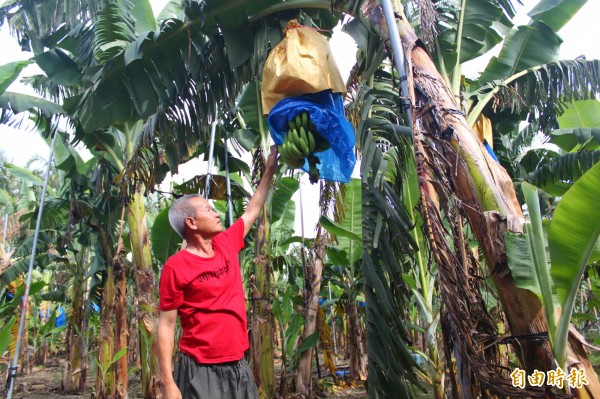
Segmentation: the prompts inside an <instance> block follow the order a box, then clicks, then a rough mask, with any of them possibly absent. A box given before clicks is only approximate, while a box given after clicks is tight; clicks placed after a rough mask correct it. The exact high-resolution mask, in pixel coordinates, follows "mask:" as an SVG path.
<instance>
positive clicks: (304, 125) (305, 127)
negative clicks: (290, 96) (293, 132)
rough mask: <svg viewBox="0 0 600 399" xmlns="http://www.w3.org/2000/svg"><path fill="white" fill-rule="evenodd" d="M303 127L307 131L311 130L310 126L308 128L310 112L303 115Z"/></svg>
mask: <svg viewBox="0 0 600 399" xmlns="http://www.w3.org/2000/svg"><path fill="white" fill-rule="evenodd" d="M302 127H303V128H304V129H306V130H308V129H309V126H308V112H306V111H304V112H303V113H302Z"/></svg>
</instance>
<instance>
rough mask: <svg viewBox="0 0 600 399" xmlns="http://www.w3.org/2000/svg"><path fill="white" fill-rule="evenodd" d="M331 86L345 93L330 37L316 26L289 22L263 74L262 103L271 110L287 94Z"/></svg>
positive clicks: (303, 92) (293, 94)
mask: <svg viewBox="0 0 600 399" xmlns="http://www.w3.org/2000/svg"><path fill="white" fill-rule="evenodd" d="M327 89H331V90H332V91H333V92H336V93H343V94H345V93H346V86H345V85H344V82H343V81H342V77H341V75H340V71H339V69H338V67H337V64H336V63H335V60H334V59H333V56H332V55H331V52H330V49H329V42H328V41H327V38H326V37H325V36H323V35H321V34H320V33H319V32H318V31H317V30H315V29H313V28H309V27H307V26H303V25H299V24H298V22H297V21H296V20H295V19H293V20H291V21H290V22H289V23H288V26H287V28H286V35H285V38H284V39H283V40H282V41H281V42H280V43H279V44H278V45H277V46H276V47H275V48H274V49H273V50H271V53H270V54H269V57H268V58H267V61H266V63H265V67H264V70H263V76H262V88H261V94H262V107H263V113H264V114H265V115H266V114H268V113H269V112H270V111H271V109H272V108H273V107H274V106H275V104H277V103H278V102H279V101H280V100H282V99H284V98H286V97H294V96H300V95H302V94H306V93H317V92H320V91H323V90H327Z"/></svg>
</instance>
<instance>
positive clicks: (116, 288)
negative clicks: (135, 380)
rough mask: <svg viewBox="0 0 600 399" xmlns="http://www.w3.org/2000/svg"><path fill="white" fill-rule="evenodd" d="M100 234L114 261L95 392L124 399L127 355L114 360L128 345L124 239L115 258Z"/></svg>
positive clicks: (107, 276) (104, 307)
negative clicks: (122, 253)
mask: <svg viewBox="0 0 600 399" xmlns="http://www.w3.org/2000/svg"><path fill="white" fill-rule="evenodd" d="M100 237H101V239H102V248H103V252H104V257H105V259H112V260H111V263H110V264H108V265H107V267H106V274H105V278H104V294H103V297H102V308H101V309H102V310H101V314H100V331H99V333H98V347H99V349H98V362H99V363H100V367H99V368H98V372H97V376H96V393H97V395H98V398H100V399H105V398H111V399H112V398H114V399H122V398H127V397H128V393H127V390H128V374H127V356H122V357H121V358H120V359H118V360H117V361H116V362H113V358H114V356H115V354H116V353H118V352H119V351H120V350H122V349H123V348H126V347H127V298H126V295H125V294H126V289H127V278H126V270H125V265H124V264H123V262H122V261H121V258H120V255H121V251H122V250H123V241H122V239H121V238H119V242H118V245H117V249H116V251H115V256H114V257H113V256H112V248H110V244H109V243H108V240H107V238H106V235H105V234H104V231H101V233H100Z"/></svg>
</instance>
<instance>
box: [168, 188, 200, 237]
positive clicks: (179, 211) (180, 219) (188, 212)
mask: <svg viewBox="0 0 600 399" xmlns="http://www.w3.org/2000/svg"><path fill="white" fill-rule="evenodd" d="M193 198H202V199H204V197H203V196H202V195H200V194H188V195H184V196H183V197H181V198H178V199H176V200H175V202H173V205H171V208H170V209H169V223H171V227H173V230H175V231H176V232H177V234H179V236H180V237H181V238H183V239H184V240H185V219H186V218H188V217H191V216H194V211H195V209H196V208H195V207H194V206H193V205H192V204H191V202H190V200H191V199H193Z"/></svg>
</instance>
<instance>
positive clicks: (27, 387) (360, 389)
mask: <svg viewBox="0 0 600 399" xmlns="http://www.w3.org/2000/svg"><path fill="white" fill-rule="evenodd" d="M63 362H64V360H62V359H55V358H53V359H51V360H50V361H48V362H47V363H46V365H45V366H35V367H33V368H32V369H31V372H30V373H29V374H28V375H21V374H19V375H18V376H17V379H16V385H15V388H14V390H13V396H12V397H13V398H17V399H19V398H27V399H54V398H67V399H75V398H77V399H81V398H90V397H94V396H95V395H94V381H95V377H96V376H95V372H91V371H90V372H88V376H87V379H86V387H85V391H84V393H83V394H82V395H67V394H64V393H63V392H62V390H61V384H60V381H61V376H62V372H63ZM1 363H4V364H6V363H5V362H0V364H1ZM0 368H1V370H2V371H1V372H0V396H2V397H4V396H5V395H6V390H5V385H6V368H5V366H4V365H2V366H0ZM324 373H325V372H324ZM330 380H331V379H330V378H326V377H325V378H323V379H322V380H321V382H323V384H319V385H320V386H326V389H325V390H324V391H322V392H321V393H320V396H321V397H328V398H348V399H366V398H367V394H366V392H365V389H364V386H363V384H362V382H360V381H358V382H350V381H343V382H342V385H341V386H334V385H333V381H330ZM129 398H130V399H138V398H142V390H141V384H140V378H139V374H137V375H136V374H133V375H132V376H131V377H130V379H129ZM294 398H297V397H296V396H289V399H294ZM298 399H300V398H299V397H298Z"/></svg>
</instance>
